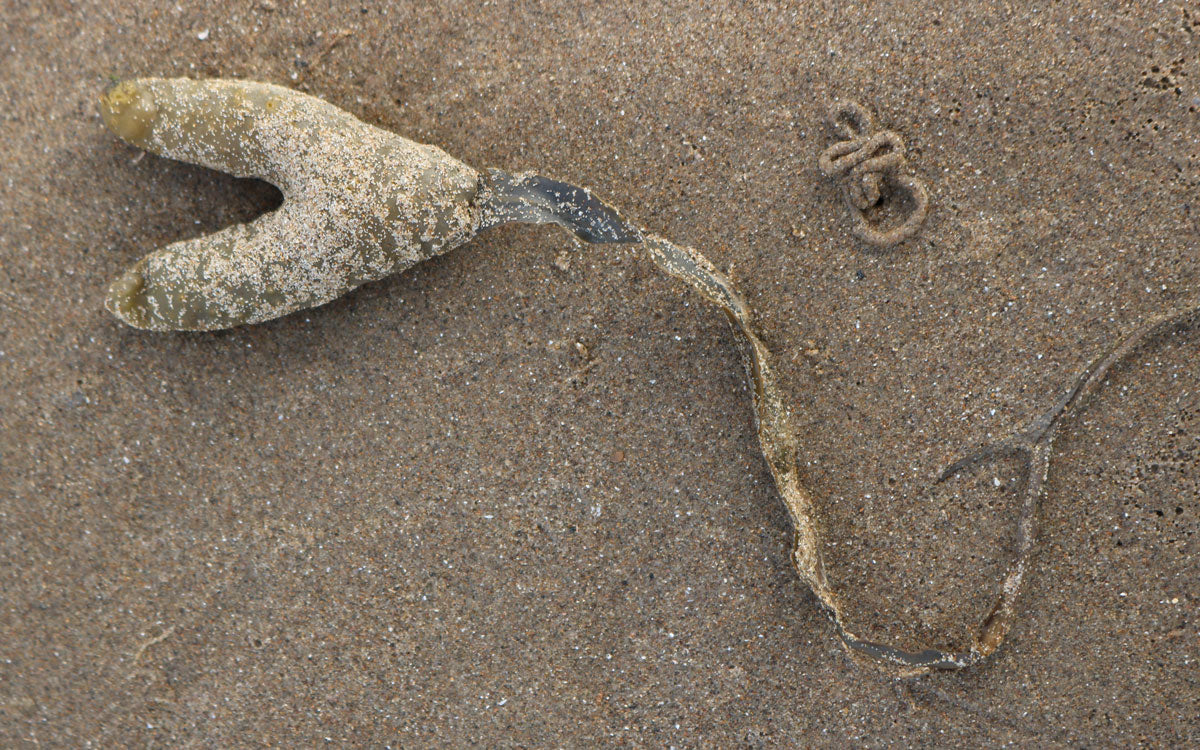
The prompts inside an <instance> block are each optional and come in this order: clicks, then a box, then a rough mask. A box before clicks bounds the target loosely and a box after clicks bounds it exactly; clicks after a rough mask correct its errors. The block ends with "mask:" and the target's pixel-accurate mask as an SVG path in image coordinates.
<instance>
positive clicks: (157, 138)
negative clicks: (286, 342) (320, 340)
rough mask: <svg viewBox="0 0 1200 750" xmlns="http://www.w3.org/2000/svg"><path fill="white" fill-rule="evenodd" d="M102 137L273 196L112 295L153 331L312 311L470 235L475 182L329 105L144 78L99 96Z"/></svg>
mask: <svg viewBox="0 0 1200 750" xmlns="http://www.w3.org/2000/svg"><path fill="white" fill-rule="evenodd" d="M100 112H101V116H102V118H103V120H104V123H105V125H107V126H108V128H109V129H110V130H112V131H113V132H114V133H116V134H117V135H118V136H120V137H121V138H122V139H124V140H126V141H128V142H129V143H131V144H133V145H135V146H138V147H139V148H143V149H146V150H147V151H150V152H152V153H155V154H158V155H160V156H166V157H169V158H173V159H179V160H181V161H186V162H191V163H193V164H200V165H203V166H206V167H209V168H212V169H218V170H221V171H224V172H229V173H230V174H233V175H236V176H239V177H256V178H259V179H263V180H267V181H269V182H271V183H273V184H275V185H276V186H277V187H279V189H280V190H281V191H282V192H283V196H284V201H283V205H281V206H280V207H279V208H278V209H277V210H275V211H272V212H270V213H268V214H265V215H263V216H261V217H259V218H258V219H256V220H254V221H252V222H250V223H248V224H239V225H235V226H232V227H228V228H226V229H223V230H221V231H219V232H216V233H213V234H210V235H205V236H203V237H197V238H195V239H189V240H184V241H182V242H176V243H174V244H171V245H168V246H166V247H164V248H162V249H160V250H157V251H155V252H153V253H151V254H150V255H148V256H146V257H145V258H143V259H142V260H141V261H139V262H138V263H137V264H135V265H134V266H133V267H132V268H130V269H129V270H128V271H126V272H125V273H124V274H123V275H122V276H121V277H120V278H118V279H117V280H116V281H114V282H113V283H112V284H111V285H110V286H109V289H108V295H107V299H106V300H105V306H106V307H107V308H108V309H109V310H110V311H111V312H112V313H113V314H114V315H116V316H117V317H118V318H120V319H121V320H122V321H124V322H126V323H128V324H129V325H131V326H134V327H137V328H145V329H150V330H161V331H166V330H214V329H219V328H228V327H231V326H235V325H240V324H244V323H258V322H262V321H264V320H270V319H271V318H277V317H279V316H281V315H286V314H288V313H291V312H294V311H296V310H300V309H303V308H306V307H313V306H316V305H321V304H324V303H326V302H329V301H330V300H332V299H334V298H336V297H338V296H340V295H342V294H344V293H346V292H347V291H349V290H350V289H353V288H354V287H356V286H358V285H360V284H363V283H365V282H367V281H373V280H375V279H379V278H382V277H384V276H387V275H389V274H393V273H396V272H399V271H402V270H404V269H406V268H408V267H410V266H412V265H415V264H416V263H419V262H420V261H422V260H424V259H426V258H429V257H431V256H433V255H437V254H439V253H442V252H445V251H447V250H449V249H451V248H453V247H456V246H458V245H460V244H462V243H464V242H466V241H467V240H469V239H471V237H473V236H474V235H475V232H476V231H477V229H478V227H479V212H478V210H477V209H476V208H475V205H474V200H475V197H476V194H477V192H478V190H479V180H480V177H479V174H478V173H477V172H476V171H475V170H474V169H472V168H471V167H469V166H467V165H466V164H464V163H462V162H460V161H458V160H457V159H454V158H453V157H451V156H450V155H448V154H446V153H445V152H444V151H442V150H441V149H439V148H436V147H434V146H426V145H423V144H419V143H415V142H413V141H410V140H408V139H406V138H402V137H401V136H398V135H396V134H394V133H389V132H387V131H385V130H382V129H380V128H376V127H374V126H371V125H368V124H366V123H364V122H362V121H360V120H358V119H357V118H355V117H354V116H353V115H351V114H349V113H348V112H345V111H343V110H341V109H339V108H337V107H335V106H334V105H332V104H329V103H328V102H325V101H323V100H321V99H318V98H316V97H313V96H309V95H307V94H301V93H299V92H296V91H292V90H291V89H287V88H284V87H282V86H275V85H272V84H267V83H256V82H252V81H233V80H221V79H211V80H191V79H186V78H175V79H162V78H141V79H135V80H129V81H124V82H122V83H119V84H117V85H115V86H113V87H111V88H109V89H108V90H107V91H105V92H104V94H103V95H102V96H101V98H100Z"/></svg>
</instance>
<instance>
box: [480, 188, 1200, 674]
mask: <svg viewBox="0 0 1200 750" xmlns="http://www.w3.org/2000/svg"><path fill="white" fill-rule="evenodd" d="M478 200H479V208H480V211H481V215H482V216H483V221H482V224H481V227H480V228H481V229H483V228H487V227H491V226H495V225H498V224H502V223H506V222H514V221H515V222H523V223H534V224H557V225H559V226H561V227H563V228H564V229H567V230H568V231H570V232H572V233H573V234H574V235H575V236H577V237H579V238H580V239H582V240H584V241H586V242H591V243H621V244H629V245H638V246H640V247H641V248H642V249H643V250H644V251H645V252H646V255H647V256H648V257H649V258H650V260H652V261H653V262H654V264H655V265H657V266H658V267H659V268H660V269H662V270H663V271H664V272H665V273H667V274H668V275H670V276H673V277H675V278H677V279H679V280H681V281H683V282H684V283H686V284H687V285H688V286H690V287H691V288H692V289H693V290H695V291H696V292H697V293H699V294H700V296H702V297H704V298H705V299H706V300H708V301H709V302H711V303H713V304H715V305H716V306H717V307H719V308H720V309H721V310H722V311H723V312H724V313H725V315H726V316H727V317H728V319H729V321H730V324H731V325H732V327H733V329H734V330H735V331H737V332H738V333H739V334H740V335H741V339H742V344H743V346H742V349H743V360H744V363H745V365H746V369H747V372H748V373H749V375H750V380H751V383H752V385H753V386H754V388H753V394H754V407H755V408H754V412H755V421H756V424H757V427H758V437H759V443H760V445H761V447H762V450H763V455H764V457H765V458H766V460H767V465H768V467H769V468H770V471H771V474H772V476H773V478H774V479H775V483H776V486H777V487H778V489H779V492H780V495H781V496H782V498H783V501H784V506H785V507H786V508H787V510H788V515H789V516H790V518H791V521H792V524H793V527H794V531H795V539H794V547H793V552H792V555H793V562H794V564H795V566H796V569H797V572H798V573H799V574H800V575H801V577H802V578H804V580H805V582H806V583H808V585H809V586H810V587H811V588H812V590H813V592H814V593H815V594H816V595H817V597H818V598H819V599H820V601H821V602H822V604H823V605H824V606H825V607H826V609H827V610H828V611H829V613H830V615H831V617H832V619H833V621H834V624H835V626H836V627H837V630H838V633H839V635H840V637H841V639H842V641H843V642H844V643H845V644H846V646H847V648H848V649H849V650H850V652H851V653H853V654H859V655H863V656H867V657H870V658H872V659H875V660H877V661H880V662H883V663H887V664H890V665H892V666H894V667H897V668H899V669H900V670H901V671H902V672H903V673H906V674H910V675H913V674H920V673H922V672H925V671H927V670H929V669H961V668H963V667H968V666H971V665H972V664H975V663H977V662H979V661H980V660H982V659H984V658H986V657H987V656H989V655H990V654H992V653H993V652H994V651H995V650H996V648H997V647H999V645H1000V644H1001V643H1002V642H1003V640H1004V637H1005V636H1006V635H1007V633H1008V631H1009V630H1010V629H1011V627H1012V623H1013V618H1014V613H1015V604H1016V600H1017V597H1018V594H1019V593H1020V590H1021V585H1022V583H1023V582H1024V578H1025V574H1026V572H1027V570H1028V566H1029V559H1030V556H1031V553H1032V550H1033V545H1034V540H1035V536H1036V511H1037V504H1038V500H1039V498H1040V497H1041V494H1042V490H1043V487H1044V486H1045V481H1046V477H1047V475H1048V472H1049V465H1050V456H1051V448H1052V446H1053V442H1054V438H1055V436H1056V434H1057V428H1058V426H1059V425H1061V423H1062V420H1063V417H1064V416H1065V415H1066V414H1067V413H1068V412H1069V411H1071V410H1072V409H1074V408H1077V407H1078V406H1080V405H1081V404H1082V403H1083V402H1084V401H1085V400H1086V398H1087V397H1088V396H1089V395H1090V394H1091V393H1092V392H1094V391H1095V389H1096V388H1097V387H1098V385H1099V384H1100V383H1102V382H1103V381H1104V379H1105V377H1106V376H1107V374H1108V372H1109V370H1110V369H1111V368H1112V367H1113V366H1114V365H1116V364H1118V363H1119V362H1121V361H1122V360H1124V359H1125V358H1126V357H1127V356H1129V354H1131V353H1132V352H1133V351H1135V350H1136V349H1138V348H1139V347H1140V346H1141V345H1142V344H1144V343H1146V342H1147V341H1149V340H1151V339H1153V338H1156V337H1157V336H1159V335H1162V334H1164V333H1166V332H1168V331H1170V330H1173V329H1178V328H1184V327H1187V326H1189V325H1192V324H1193V323H1195V322H1196V320H1197V319H1198V318H1200V301H1195V302H1192V303H1190V304H1187V305H1184V306H1181V307H1178V308H1176V309H1174V310H1172V311H1171V312H1168V313H1166V314H1164V315H1161V316H1158V317H1155V318H1154V319H1152V320H1151V321H1150V322H1148V323H1146V324H1144V325H1143V326H1141V327H1139V328H1138V329H1136V330H1135V331H1132V332H1131V333H1129V334H1127V335H1125V336H1122V337H1121V338H1119V339H1118V340H1117V341H1116V342H1114V343H1113V344H1112V345H1111V346H1110V347H1109V348H1108V349H1107V350H1106V351H1105V352H1103V353H1102V354H1101V355H1100V356H1098V357H1096V358H1095V359H1093V360H1092V361H1091V362H1089V363H1088V365H1087V366H1086V367H1085V368H1084V369H1083V370H1082V372H1081V373H1080V374H1079V375H1078V376H1077V377H1076V378H1075V379H1074V380H1073V381H1072V384H1071V387H1070V388H1068V389H1067V391H1066V392H1065V393H1064V394H1063V396H1062V397H1061V398H1060V399H1059V400H1058V401H1057V402H1056V403H1055V404H1054V406H1053V407H1051V408H1050V409H1049V410H1047V411H1046V412H1044V413H1043V414H1042V415H1041V416H1039V417H1038V418H1036V419H1034V420H1033V421H1032V422H1031V423H1030V424H1029V426H1027V427H1026V428H1024V429H1022V430H1020V431H1018V432H1017V433H1015V434H1014V435H1013V436H1012V437H1010V438H1008V439H1006V440H1003V441H999V442H996V443H991V444H988V445H985V446H982V447H980V448H979V449H977V450H976V451H974V452H973V453H971V454H969V455H967V456H965V457H964V458H962V459H960V460H958V461H956V462H955V463H953V464H952V465H951V466H949V467H948V468H947V469H946V470H945V471H943V472H942V474H941V475H940V476H939V477H938V478H937V479H936V480H935V481H934V484H935V485H936V484H941V483H943V482H945V481H947V480H948V479H950V478H951V477H953V476H954V475H955V474H957V473H959V472H961V471H963V470H966V469H968V468H972V467H974V466H977V465H979V464H980V463H982V462H983V461H986V460H988V459H991V458H995V457H997V456H1015V457H1017V458H1019V459H1020V461H1021V465H1022V468H1021V470H1020V473H1021V474H1022V480H1021V484H1020V486H1019V491H1020V492H1021V493H1022V500H1021V504H1020V516H1019V520H1018V523H1017V545H1016V552H1015V554H1014V556H1013V562H1012V563H1011V564H1010V565H1009V568H1008V571H1007V572H1006V574H1005V577H1004V581H1003V585H1002V587H1001V593H1000V595H999V596H998V598H997V601H996V603H995V605H994V606H993V607H992V609H991V611H990V613H989V615H988V616H987V617H986V618H985V619H984V621H983V622H982V623H981V624H980V627H979V631H978V633H977V635H976V637H975V643H974V644H973V645H972V646H971V648H970V650H969V651H966V652H955V651H947V650H942V649H936V648H928V649H921V650H916V651H909V650H905V649H900V648H896V647H893V646H888V645H886V644H881V643H877V642H873V641H869V640H866V639H862V638H859V637H857V636H856V635H854V634H853V633H851V632H850V631H848V630H847V629H846V626H845V623H844V621H843V616H842V609H841V607H840V606H839V603H838V598H837V597H836V596H835V594H834V592H833V591H832V590H831V588H830V587H829V585H828V582H827V580H826V577H825V571H824V564H823V561H822V556H821V550H820V535H819V534H818V525H817V520H816V513H815V508H814V503H813V496H812V494H811V493H810V492H809V491H808V489H807V488H806V487H805V486H804V485H803V484H802V483H801V481H800V475H799V469H798V451H797V447H796V444H795V433H794V432H793V430H792V429H791V426H790V411H789V410H788V409H787V407H786V405H785V401H784V399H783V396H782V393H781V391H780V388H779V386H778V384H777V381H776V378H775V374H774V370H773V368H772V367H771V354H770V352H769V350H768V349H767V347H766V345H765V344H764V343H763V341H762V339H761V338H760V337H759V336H758V334H757V333H756V331H755V329H754V324H753V318H752V314H751V312H750V309H749V306H748V305H747V304H746V302H745V300H744V299H743V298H742V296H741V294H740V293H739V292H738V290H737V288H736V287H735V286H734V285H733V282H732V281H731V280H730V279H729V278H728V277H727V276H726V275H724V274H722V273H721V272H720V271H718V270H717V269H716V267H715V266H713V264H712V263H711V262H710V261H709V260H708V259H707V258H705V257H704V256H703V255H702V254H700V253H699V252H698V251H696V250H695V249H693V248H690V247H686V246H681V245H676V244H674V243H672V242H670V241H669V240H666V239H664V238H662V237H659V236H657V235H653V234H650V233H648V232H646V231H645V230H643V229H641V228H639V227H637V226H636V225H634V224H632V223H631V222H628V221H627V220H625V219H623V218H622V217H621V216H620V213H619V212H618V211H617V210H616V209H614V208H612V207H611V206H608V205H607V204H605V203H604V202H603V201H600V200H599V199H598V198H596V197H595V196H594V195H593V194H592V193H591V191H589V190H586V189H584V188H576V187H572V186H570V185H566V184H565V183H560V182H557V181H554V180H550V179H548V178H544V177H538V176H535V175H520V176H517V177H513V176H510V175H507V174H505V173H504V172H501V171H499V170H489V175H488V177H487V178H486V179H485V181H484V185H483V187H482V189H481V191H480V194H479V199H478Z"/></svg>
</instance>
